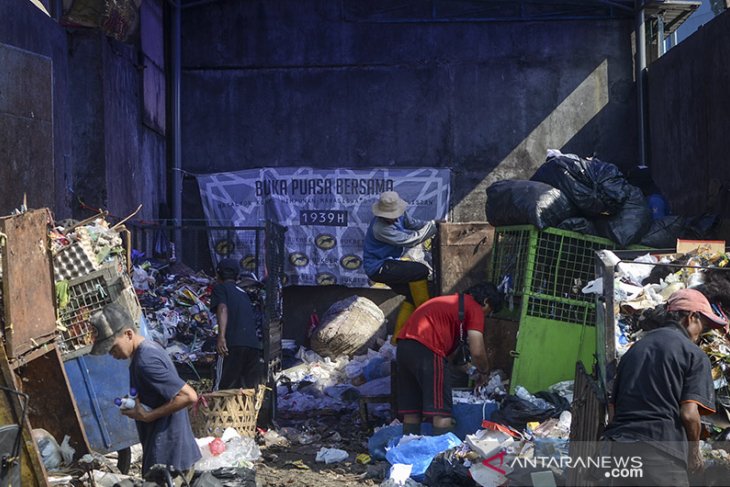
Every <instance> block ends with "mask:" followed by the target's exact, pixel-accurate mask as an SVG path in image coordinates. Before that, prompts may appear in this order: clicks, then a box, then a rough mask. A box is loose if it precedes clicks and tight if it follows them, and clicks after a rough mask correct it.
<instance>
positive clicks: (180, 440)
mask: <svg viewBox="0 0 730 487" xmlns="http://www.w3.org/2000/svg"><path fill="white" fill-rule="evenodd" d="M129 385H130V387H134V388H135V389H137V397H139V401H140V402H141V403H142V404H145V405H147V406H149V407H151V408H152V409H155V408H158V407H160V406H162V405H163V404H166V403H168V402H170V401H171V400H172V398H174V397H175V396H176V395H177V393H178V392H180V390H181V389H182V388H183V386H184V385H185V381H183V380H182V379H181V378H180V376H179V375H178V373H177V370H176V369H175V366H174V365H173V363H172V360H170V356H169V355H168V354H167V352H165V350H163V349H162V347H160V346H159V345H158V344H157V343H155V342H153V341H152V340H145V341H143V342H142V343H141V344H140V345H139V347H138V348H137V350H136V351H135V353H134V356H133V357H132V361H131V363H130V364H129ZM135 423H136V424H137V433H138V434H139V441H140V443H141V444H142V473H143V474H144V473H146V472H148V471H149V469H150V468H151V467H152V466H153V465H156V464H162V465H172V466H173V467H175V468H176V469H178V470H181V471H182V470H188V469H189V468H190V467H192V466H193V465H194V464H195V462H197V461H198V460H199V459H200V457H201V455H200V449H198V445H197V443H196V442H195V436H193V430H192V428H191V427H190V419H189V418H188V411H187V409H181V410H180V411H177V412H176V413H173V414H171V415H170V416H165V417H164V418H160V419H158V420H157V421H153V422H151V423H143V422H141V421H135Z"/></svg>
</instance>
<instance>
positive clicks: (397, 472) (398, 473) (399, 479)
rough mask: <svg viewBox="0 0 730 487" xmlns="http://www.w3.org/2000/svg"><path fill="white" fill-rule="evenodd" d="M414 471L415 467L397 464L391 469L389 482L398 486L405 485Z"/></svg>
mask: <svg viewBox="0 0 730 487" xmlns="http://www.w3.org/2000/svg"><path fill="white" fill-rule="evenodd" d="M412 471H413V465H407V464H403V463H396V464H395V465H393V466H392V467H390V472H388V480H390V481H392V482H393V483H395V484H396V485H403V484H405V483H406V481H407V480H408V478H409V477H410V476H411V472H412Z"/></svg>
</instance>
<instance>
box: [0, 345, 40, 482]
mask: <svg viewBox="0 0 730 487" xmlns="http://www.w3.org/2000/svg"><path fill="white" fill-rule="evenodd" d="M0 385H1V386H2V387H5V388H8V389H11V390H20V389H19V388H18V382H17V381H16V380H15V376H14V375H13V373H12V371H11V370H10V366H9V364H8V357H7V355H6V354H5V347H2V346H0ZM22 414H23V407H22V405H21V403H20V399H19V397H18V396H17V395H16V394H12V393H9V392H5V391H2V393H1V394H0V423H2V424H20V423H21V419H22ZM22 428H23V429H22V431H23V439H22V447H21V452H20V463H21V468H20V480H21V485H23V486H29V487H36V486H46V485H48V482H47V479H46V470H45V468H44V467H43V462H42V460H41V457H40V454H39V453H38V449H37V448H36V445H35V442H34V441H33V437H32V436H31V426H30V421H28V419H27V418H26V419H25V421H23V422H22Z"/></svg>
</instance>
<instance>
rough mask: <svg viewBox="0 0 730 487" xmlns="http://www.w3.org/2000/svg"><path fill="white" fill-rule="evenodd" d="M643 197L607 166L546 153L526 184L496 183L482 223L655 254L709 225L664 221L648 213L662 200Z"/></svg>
mask: <svg viewBox="0 0 730 487" xmlns="http://www.w3.org/2000/svg"><path fill="white" fill-rule="evenodd" d="M637 184H638V183H637ZM652 187H653V185H652ZM644 191H647V189H646V188H640V187H638V186H634V185H632V184H630V183H629V180H628V179H627V178H625V177H624V175H623V174H622V173H621V171H620V170H619V169H618V167H616V166H615V165H613V164H611V163H609V162H604V161H601V160H599V159H596V158H582V157H579V156H577V155H575V154H563V153H562V152H560V151H559V150H554V149H550V150H548V153H547V158H546V160H545V162H544V163H543V164H542V165H541V166H540V167H539V168H538V169H537V171H536V172H535V174H534V175H533V176H532V178H530V179H529V180H502V181H497V182H495V183H494V184H492V185H491V186H489V187H488V188H487V203H486V215H487V221H488V222H489V223H491V224H492V225H494V226H508V225H523V224H530V225H534V226H536V227H537V228H539V229H541V230H542V229H544V228H547V227H557V228H561V229H564V230H570V231H574V232H578V233H582V234H587V235H595V236H599V237H603V238H607V239H609V240H612V241H613V242H615V243H616V244H618V245H619V246H620V247H627V246H629V245H633V244H641V245H645V246H647V247H655V248H666V247H670V246H672V245H673V244H674V242H675V241H676V239H677V238H690V239H697V238H704V237H706V235H707V233H708V232H709V231H710V229H711V227H712V225H713V224H714V222H715V218H714V217H712V216H700V217H695V218H685V217H679V216H671V215H665V214H664V212H665V210H664V209H662V210H661V211H659V210H658V208H656V207H654V206H651V207H650V204H652V205H654V202H655V201H656V198H661V199H662V200H663V197H661V196H660V195H658V194H654V193H652V194H645V193H644ZM656 191H657V192H658V190H656ZM649 192H650V191H649Z"/></svg>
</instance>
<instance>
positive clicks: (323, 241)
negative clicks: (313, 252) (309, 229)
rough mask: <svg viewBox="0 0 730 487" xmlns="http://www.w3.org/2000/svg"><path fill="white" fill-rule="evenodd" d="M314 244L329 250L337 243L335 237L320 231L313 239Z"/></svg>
mask: <svg viewBox="0 0 730 487" xmlns="http://www.w3.org/2000/svg"><path fill="white" fill-rule="evenodd" d="M314 244H315V245H316V246H317V247H318V248H320V249H322V250H330V249H332V248H334V247H335V245H337V239H336V238H335V236H334V235H330V234H329V233H321V234H319V235H317V238H316V239H314Z"/></svg>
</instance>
